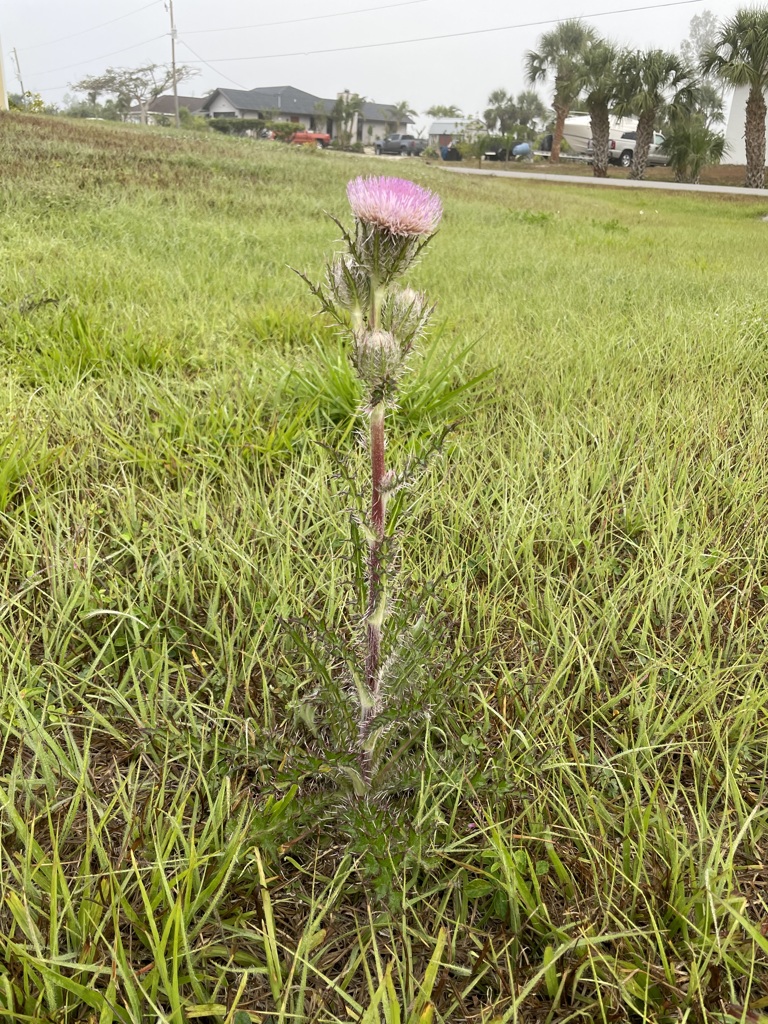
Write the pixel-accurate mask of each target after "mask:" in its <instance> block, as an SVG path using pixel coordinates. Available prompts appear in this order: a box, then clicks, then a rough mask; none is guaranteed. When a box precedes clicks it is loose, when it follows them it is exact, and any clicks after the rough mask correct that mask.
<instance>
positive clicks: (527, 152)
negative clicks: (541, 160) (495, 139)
mask: <svg viewBox="0 0 768 1024" xmlns="http://www.w3.org/2000/svg"><path fill="white" fill-rule="evenodd" d="M532 154H533V150H532V149H531V144H530V142H518V144H517V145H516V146H514V147H513V149H512V156H513V157H514V158H515V160H530V159H531V156H532Z"/></svg>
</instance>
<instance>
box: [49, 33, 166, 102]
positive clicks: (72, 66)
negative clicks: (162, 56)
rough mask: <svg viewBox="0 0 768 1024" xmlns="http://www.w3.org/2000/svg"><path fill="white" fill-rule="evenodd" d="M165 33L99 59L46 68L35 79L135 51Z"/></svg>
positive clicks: (160, 37)
mask: <svg viewBox="0 0 768 1024" xmlns="http://www.w3.org/2000/svg"><path fill="white" fill-rule="evenodd" d="M167 34H168V33H167V32H163V34H162V35H159V36H152V38H151V39H145V40H143V42H141V43H134V44H133V45H132V46H124V47H123V48H122V50H112V52H111V53H102V54H101V56H100V57H89V58H87V59H86V60H79V61H78V62H77V63H76V64H64V66H63V67H60V68H47V69H46V70H45V71H38V72H37V74H36V75H35V77H38V76H39V75H52V74H53V73H54V72H55V71H69V69H70V68H81V67H82V66H83V65H84V64H93V63H94V62H95V61H97V60H106V58H107V57H115V56H117V54H118V53H127V52H128V50H135V49H136V48H137V47H139V46H147V45H148V44H149V43H154V42H155V41H156V40H158V39H165V37H166V36H167ZM40 91H42V92H48V91H49V90H48V89H44V90H38V92H40Z"/></svg>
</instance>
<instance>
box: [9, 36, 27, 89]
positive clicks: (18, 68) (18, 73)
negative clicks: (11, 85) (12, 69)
mask: <svg viewBox="0 0 768 1024" xmlns="http://www.w3.org/2000/svg"><path fill="white" fill-rule="evenodd" d="M12 52H13V59H14V61H15V62H16V77H17V78H18V80H19V85H20V86H21V95H22V96H26V95H27V94H26V92H25V90H24V82H23V80H22V77H21V64H19V55H18V53H16V47H15V46H14V48H13V51H12Z"/></svg>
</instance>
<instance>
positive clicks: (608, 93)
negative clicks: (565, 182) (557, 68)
mask: <svg viewBox="0 0 768 1024" xmlns="http://www.w3.org/2000/svg"><path fill="white" fill-rule="evenodd" d="M618 61H619V53H618V51H617V49H616V47H615V46H614V45H613V44H612V43H609V42H607V41H606V40H604V39H598V40H597V41H596V42H593V43H589V44H588V45H587V47H586V49H585V50H584V57H583V63H582V65H581V69H580V71H579V72H578V74H577V77H576V84H577V85H578V86H579V92H580V93H582V94H583V96H584V100H585V103H586V107H587V110H588V111H589V123H590V129H591V131H592V146H593V158H592V173H593V175H594V177H596V178H607V177H608V160H609V157H610V153H611V150H610V145H611V121H610V108H611V105H612V103H613V102H614V100H615V99H616V96H617V93H618V89H619V80H618V76H617V66H618Z"/></svg>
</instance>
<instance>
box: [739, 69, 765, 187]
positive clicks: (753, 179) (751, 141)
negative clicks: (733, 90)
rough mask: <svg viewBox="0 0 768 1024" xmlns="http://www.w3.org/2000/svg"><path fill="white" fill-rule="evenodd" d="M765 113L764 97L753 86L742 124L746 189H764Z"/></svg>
mask: <svg viewBox="0 0 768 1024" xmlns="http://www.w3.org/2000/svg"><path fill="white" fill-rule="evenodd" d="M765 111H766V105H765V96H763V93H762V92H761V90H760V89H759V88H758V87H757V86H754V85H753V86H752V88H751V89H750V90H749V96H748V98H747V119H746V122H745V124H744V148H745V149H746V152H747V176H746V180H745V181H744V185H745V186H746V188H765Z"/></svg>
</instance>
